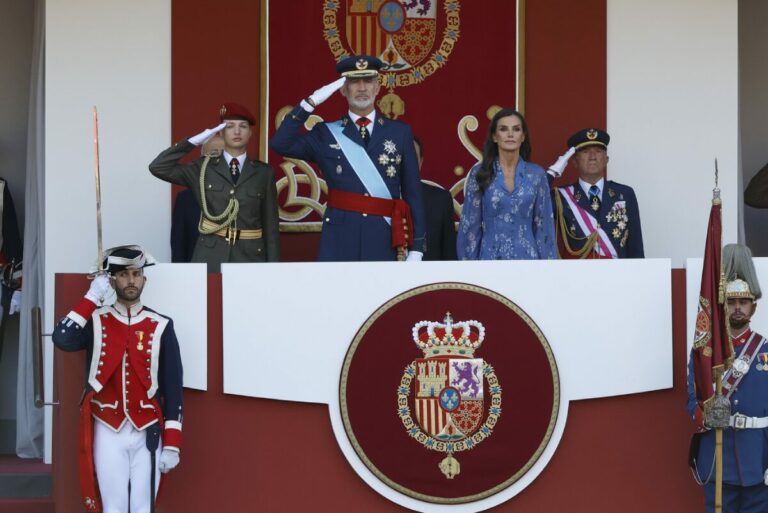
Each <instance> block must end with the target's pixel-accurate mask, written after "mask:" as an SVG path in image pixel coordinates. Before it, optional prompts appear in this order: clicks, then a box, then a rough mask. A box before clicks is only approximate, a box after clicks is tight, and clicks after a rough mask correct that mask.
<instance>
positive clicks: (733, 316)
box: [688, 244, 768, 513]
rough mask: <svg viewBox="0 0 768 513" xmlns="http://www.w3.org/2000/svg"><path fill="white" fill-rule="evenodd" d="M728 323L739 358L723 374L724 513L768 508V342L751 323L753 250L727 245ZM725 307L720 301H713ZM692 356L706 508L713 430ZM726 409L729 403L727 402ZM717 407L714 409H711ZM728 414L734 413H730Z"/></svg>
mask: <svg viewBox="0 0 768 513" xmlns="http://www.w3.org/2000/svg"><path fill="white" fill-rule="evenodd" d="M722 260H723V269H724V273H725V278H726V280H728V281H727V283H726V288H725V300H726V314H727V318H726V321H725V322H726V323H727V324H728V335H729V336H730V342H731V344H733V351H734V356H735V360H734V361H733V365H732V366H731V368H730V369H728V370H727V371H726V372H725V374H724V375H723V378H722V383H723V386H722V389H723V395H724V396H725V397H727V398H728V400H729V401H730V412H727V411H726V417H725V418H726V419H728V427H727V428H726V429H724V430H723V494H722V500H723V503H722V504H723V512H724V513H725V512H727V513H759V512H765V511H768V416H766V412H768V343H767V342H768V341H766V339H765V338H764V337H763V336H762V335H759V334H758V333H756V332H754V331H752V328H751V327H750V321H751V319H752V316H753V315H754V314H755V310H756V308H757V300H758V299H760V297H761V296H762V292H761V290H760V284H759V282H758V280H757V274H756V272H755V267H754V264H753V262H752V253H751V252H750V250H749V248H748V247H746V246H744V245H741V244H728V245H727V246H725V247H724V248H723V259H722ZM713 307H715V308H721V306H720V305H713ZM695 383H696V380H695V375H694V365H693V358H691V359H690V360H689V362H688V414H689V415H690V417H691V419H692V420H693V421H694V423H695V424H696V428H697V430H698V434H696V435H695V438H694V443H693V444H692V447H691V455H690V456H691V461H690V464H691V469H692V470H693V472H694V476H695V477H696V480H697V482H698V483H699V484H702V485H704V497H705V501H706V509H707V511H708V512H712V511H714V503H715V471H714V458H715V430H713V429H710V425H711V424H710V422H712V420H711V417H710V416H709V415H712V414H711V413H705V411H704V410H703V409H702V404H701V403H700V402H698V401H697V400H696V397H697V396H696V388H695V387H696V385H695ZM725 407H726V408H727V407H728V405H727V403H726V406H725ZM710 410H714V408H710ZM728 413H730V417H728Z"/></svg>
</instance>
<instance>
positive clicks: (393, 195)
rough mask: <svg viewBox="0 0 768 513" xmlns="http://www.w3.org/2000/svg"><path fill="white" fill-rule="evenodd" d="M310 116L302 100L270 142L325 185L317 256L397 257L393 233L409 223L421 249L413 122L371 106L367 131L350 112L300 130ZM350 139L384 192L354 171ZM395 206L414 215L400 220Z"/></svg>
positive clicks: (346, 72) (355, 72) (370, 72)
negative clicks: (306, 164)
mask: <svg viewBox="0 0 768 513" xmlns="http://www.w3.org/2000/svg"><path fill="white" fill-rule="evenodd" d="M380 67H381V61H379V60H378V59H375V58H371V57H350V58H347V59H345V60H342V61H341V62H340V63H339V64H338V66H337V71H338V72H339V73H340V74H342V75H343V76H347V77H349V78H350V79H352V78H357V77H371V76H377V75H378V69H379V68H380ZM302 103H304V102H302ZM309 116H310V112H309V111H308V110H306V109H305V108H304V107H303V106H302V104H300V105H297V106H296V107H295V108H294V109H293V110H292V111H291V112H290V113H289V114H288V115H287V116H286V117H285V118H284V119H283V121H282V123H281V124H280V127H279V128H278V130H277V132H276V133H275V135H274V137H273V138H272V140H271V141H270V147H271V148H272V149H273V150H274V151H276V152H277V153H280V154H281V155H283V156H286V157H290V158H295V159H301V160H307V161H312V162H315V163H316V164H317V165H318V166H319V167H320V170H321V171H322V173H323V178H325V181H326V182H327V184H328V189H329V192H328V206H327V207H326V210H325V214H324V216H323V231H322V236H321V239H320V250H319V253H318V260H321V261H364V260H367V261H376V260H395V259H396V258H397V257H398V249H397V247H395V246H394V244H395V242H393V239H394V238H395V237H396V231H403V230H402V229H403V227H408V226H412V228H408V229H406V230H404V231H405V233H404V235H405V238H406V239H407V244H408V245H409V246H410V249H411V250H414V251H419V252H422V253H423V252H424V249H425V244H426V242H425V233H426V224H425V217H424V206H423V200H422V189H421V181H420V179H419V165H418V161H417V159H416V151H415V149H414V145H413V133H412V131H411V127H410V126H409V125H407V124H405V123H403V122H400V121H395V120H392V119H388V118H386V117H384V116H382V115H381V114H380V113H378V112H376V111H373V112H372V113H371V114H369V115H368V116H367V118H368V121H364V123H365V127H366V129H365V130H363V129H362V128H361V127H359V124H360V122H361V120H360V118H359V117H358V116H355V115H354V114H353V113H352V112H349V113H348V114H347V115H346V116H344V117H343V118H341V119H340V120H338V121H336V122H330V123H317V124H315V126H314V127H313V128H312V130H311V131H310V132H308V133H305V134H301V133H300V130H301V128H302V126H303V125H304V123H305V122H306V121H307V119H308V118H309ZM363 133H365V134H366V139H364V138H363V137H364V135H363ZM345 144H347V145H349V146H348V148H351V149H352V150H359V149H361V148H362V150H363V151H362V152H361V153H362V158H363V159H366V158H367V159H370V161H371V162H372V163H373V166H371V167H370V169H371V170H372V173H374V174H375V175H377V176H373V177H372V178H373V179H374V180H373V181H375V182H378V183H380V184H381V185H382V186H381V188H380V189H379V191H380V192H383V194H382V195H379V194H377V193H376V192H374V191H372V190H371V189H370V187H368V185H369V184H368V183H366V182H365V180H366V178H365V177H362V176H361V174H359V172H358V171H359V170H358V171H356V166H355V165H353V164H352V163H351V162H350V160H349V159H350V156H349V155H350V154H349V153H348V152H347V149H345V147H344V145H345ZM359 167H361V166H358V168H359ZM374 169H375V171H374ZM369 177H370V176H369ZM379 200H380V201H379ZM405 204H407V205H405ZM379 205H380V206H381V209H380V210H379ZM398 205H400V206H403V207H405V206H407V210H409V212H405V213H403V216H402V217H400V216H399V215H398V214H397V212H392V213H391V210H390V209H391V208H393V206H394V208H398ZM406 217H409V218H410V220H408V219H406ZM387 218H389V219H390V221H391V222H390V221H387ZM411 222H412V225H411V224H410V223H411ZM409 232H410V233H409Z"/></svg>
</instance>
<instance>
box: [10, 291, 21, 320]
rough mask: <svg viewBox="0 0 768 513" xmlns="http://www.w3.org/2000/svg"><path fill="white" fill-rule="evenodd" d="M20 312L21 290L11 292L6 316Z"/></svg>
mask: <svg viewBox="0 0 768 513" xmlns="http://www.w3.org/2000/svg"><path fill="white" fill-rule="evenodd" d="M20 311H21V289H16V290H14V291H13V295H12V296H11V306H9V307H8V315H13V314H15V313H18V312H20Z"/></svg>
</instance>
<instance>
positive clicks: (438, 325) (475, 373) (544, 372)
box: [339, 283, 559, 504]
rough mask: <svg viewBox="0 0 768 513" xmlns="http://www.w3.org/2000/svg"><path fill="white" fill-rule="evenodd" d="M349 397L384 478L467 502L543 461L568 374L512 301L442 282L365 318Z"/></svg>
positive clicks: (367, 454)
mask: <svg viewBox="0 0 768 513" xmlns="http://www.w3.org/2000/svg"><path fill="white" fill-rule="evenodd" d="M463 319H467V320H463ZM414 346H415V347H414ZM492 362H493V365H492V364H491V363H492ZM505 383H506V384H507V385H506V386H507V387H508V390H506V391H505V389H504V384H505ZM502 398H503V399H504V400H505V403H508V406H503V405H502ZM339 400H340V410H341V413H342V420H343V422H344V427H345V430H346V432H347V436H348V437H349V439H350V442H351V445H352V447H353V448H354V449H355V451H356V453H357V455H358V456H359V457H360V459H361V460H362V462H363V463H364V464H365V465H366V466H367V467H368V468H369V469H370V470H371V471H372V472H373V473H374V474H375V475H376V477H377V478H378V479H380V480H381V481H383V482H384V483H386V484H387V485H388V486H390V487H391V488H393V489H395V490H397V491H398V492H401V493H404V494H406V495H409V496H411V497H414V498H416V499H419V500H424V501H427V502H433V503H439V504H458V503H466V502H472V501H476V500H480V499H483V498H486V497H489V496H491V495H493V494H495V493H498V492H500V491H501V490H503V489H505V488H507V487H508V486H510V485H511V484H512V483H514V482H515V481H517V480H518V479H519V478H520V477H522V476H523V475H525V473H526V472H527V471H528V470H529V469H530V468H531V466H532V465H533V464H534V463H535V462H536V460H537V459H538V458H539V456H540V455H541V453H542V452H543V450H544V448H545V447H546V445H547V443H548V441H549V439H550V437H551V434H552V431H553V429H554V425H555V422H556V420H557V412H558V408H559V378H558V374H557V366H556V364H555V361H554V357H553V355H552V352H551V349H550V347H549V344H548V343H547V341H546V339H545V338H544V335H543V334H542V333H541V331H540V330H539V328H538V327H537V326H536V324H535V323H534V322H533V320H532V319H530V317H528V316H527V315H526V314H525V312H523V311H522V309H520V308H519V307H518V306H517V305H515V304H514V303H513V302H512V301H510V300H509V299H507V298H505V297H503V296H501V295H499V294H497V293H495V292H493V291H490V290H488V289H484V288H481V287H477V286H474V285H468V284H463V283H436V284H432V285H426V286H423V287H419V288H417V289H413V290H410V291H407V292H405V293H403V294H400V295H399V296H397V297H395V298H393V299H392V300H390V301H388V302H387V303H386V304H384V305H382V306H381V307H380V308H379V309H378V310H377V311H376V312H375V313H374V314H372V315H371V317H370V318H369V319H368V320H367V321H366V322H365V324H364V325H363V326H362V327H361V328H360V330H359V331H358V333H357V335H356V336H355V338H354V340H353V342H352V344H351V346H350V349H349V350H348V352H347V355H346V358H345V361H344V366H343V369H342V375H341V380H340V397H339Z"/></svg>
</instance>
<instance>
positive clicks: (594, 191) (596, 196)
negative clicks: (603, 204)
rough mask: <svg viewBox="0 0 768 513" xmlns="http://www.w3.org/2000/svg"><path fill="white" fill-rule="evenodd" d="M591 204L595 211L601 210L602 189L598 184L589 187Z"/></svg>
mask: <svg viewBox="0 0 768 513" xmlns="http://www.w3.org/2000/svg"><path fill="white" fill-rule="evenodd" d="M589 204H590V206H591V207H592V210H594V211H595V212H597V211H598V210H600V189H599V188H598V187H597V185H593V186H592V187H590V188H589Z"/></svg>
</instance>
